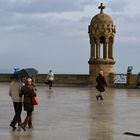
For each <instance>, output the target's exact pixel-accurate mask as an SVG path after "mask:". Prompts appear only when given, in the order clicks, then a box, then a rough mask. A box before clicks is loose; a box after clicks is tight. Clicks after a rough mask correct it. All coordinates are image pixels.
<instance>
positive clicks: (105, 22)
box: [88, 3, 116, 84]
mask: <svg viewBox="0 0 140 140" xmlns="http://www.w3.org/2000/svg"><path fill="white" fill-rule="evenodd" d="M98 8H99V9H101V11H100V13H99V14H97V15H95V16H94V17H93V18H92V20H91V22H90V25H89V29H88V33H89V38H90V59H89V61H88V62H89V83H90V84H95V79H96V76H97V75H98V73H99V71H100V70H103V71H104V75H105V77H106V79H107V82H108V83H109V75H110V74H112V73H114V64H115V61H114V58H113V43H114V35H115V33H116V29H115V25H114V23H113V20H112V18H111V17H110V16H109V15H107V14H105V13H104V12H103V9H104V8H105V6H103V4H102V3H101V5H100V6H99V7H98Z"/></svg>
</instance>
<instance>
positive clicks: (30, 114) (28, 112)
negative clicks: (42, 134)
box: [21, 111, 32, 130]
mask: <svg viewBox="0 0 140 140" xmlns="http://www.w3.org/2000/svg"><path fill="white" fill-rule="evenodd" d="M31 119H32V111H27V116H26V118H25V120H24V122H23V123H22V125H21V127H22V128H23V130H26V129H25V127H26V126H27V124H28V122H31Z"/></svg>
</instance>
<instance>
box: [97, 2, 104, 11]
mask: <svg viewBox="0 0 140 140" xmlns="http://www.w3.org/2000/svg"><path fill="white" fill-rule="evenodd" d="M98 9H101V11H100V13H103V9H105V6H103V3H101V5H100V6H99V7H98Z"/></svg>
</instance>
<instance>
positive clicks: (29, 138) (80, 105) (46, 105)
mask: <svg viewBox="0 0 140 140" xmlns="http://www.w3.org/2000/svg"><path fill="white" fill-rule="evenodd" d="M8 89H9V83H0V140H138V139H140V137H135V136H131V135H124V134H123V133H125V132H132V133H138V134H140V89H113V88H107V90H106V92H105V93H104V100H103V101H98V102H97V101H96V98H95V97H96V95H97V91H96V90H95V88H94V87H56V86H55V87H53V89H52V90H49V89H48V87H47V86H46V85H38V86H37V89H38V97H39V105H37V106H35V111H34V113H33V125H34V128H33V129H32V130H29V129H27V131H25V132H24V131H20V132H18V131H11V128H10V127H9V123H10V121H11V119H12V117H13V114H14V113H13V112H14V110H13V106H12V101H11V98H10V97H9V96H8ZM24 117H25V112H24V111H23V112H22V119H24Z"/></svg>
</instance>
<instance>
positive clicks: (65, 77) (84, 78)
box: [0, 74, 89, 85]
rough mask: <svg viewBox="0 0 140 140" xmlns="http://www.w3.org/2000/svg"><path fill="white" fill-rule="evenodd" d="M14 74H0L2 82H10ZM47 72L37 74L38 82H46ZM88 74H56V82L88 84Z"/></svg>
mask: <svg viewBox="0 0 140 140" xmlns="http://www.w3.org/2000/svg"><path fill="white" fill-rule="evenodd" d="M11 75H12V74H0V82H10V81H11V80H10V77H11ZM46 77H47V74H38V75H36V76H35V81H36V83H42V84H43V83H44V82H45V80H46ZM88 79H89V76H88V75H84V74H83V75H78V74H55V80H54V84H83V85H88Z"/></svg>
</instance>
